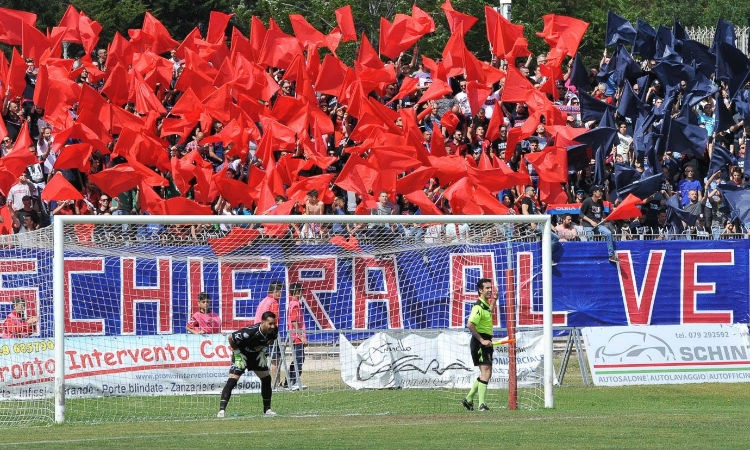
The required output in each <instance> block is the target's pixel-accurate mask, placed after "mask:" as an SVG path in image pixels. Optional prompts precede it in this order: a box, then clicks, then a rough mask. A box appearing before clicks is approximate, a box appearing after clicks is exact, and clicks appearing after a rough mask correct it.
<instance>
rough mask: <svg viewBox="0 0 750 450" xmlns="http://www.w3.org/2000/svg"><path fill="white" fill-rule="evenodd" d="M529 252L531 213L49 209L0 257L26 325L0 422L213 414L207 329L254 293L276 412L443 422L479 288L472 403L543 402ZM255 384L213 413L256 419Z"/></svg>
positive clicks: (218, 335) (212, 338) (2, 397)
mask: <svg viewBox="0 0 750 450" xmlns="http://www.w3.org/2000/svg"><path fill="white" fill-rule="evenodd" d="M404 219H406V220H404ZM458 219H460V222H457V220H458ZM530 223H534V224H535V225H534V226H533V227H532V226H530V225H529V224H530ZM52 230H54V236H52V235H51V233H52ZM543 230H544V231H543ZM548 241H549V222H548V217H547V216H523V217H520V216H507V217H506V216H495V217H492V216H477V217H475V216H445V217H444V216H221V217H217V216H205V217H203V216H61V217H56V218H55V224H54V227H49V228H48V229H46V230H42V231H39V232H34V233H30V234H27V235H16V236H11V237H8V241H7V242H6V245H4V246H3V247H2V249H1V250H0V251H2V253H1V254H0V255H2V256H1V258H2V259H0V268H1V269H2V270H1V271H0V307H1V308H3V309H2V311H0V312H1V313H2V317H5V316H6V315H7V314H9V313H10V312H11V311H12V310H13V308H21V307H18V306H14V304H13V302H14V299H16V298H18V297H20V298H23V299H25V302H24V306H23V315H25V317H22V320H25V321H26V322H34V323H30V324H27V325H26V328H25V329H24V330H21V332H19V333H17V334H16V335H14V336H12V337H8V339H4V340H3V345H2V346H0V355H2V358H3V359H2V364H0V419H1V420H2V421H3V422H4V423H6V424H9V423H16V424H17V423H19V422H44V421H47V422H50V421H53V420H54V421H57V422H61V421H63V420H67V421H92V422H103V421H124V420H144V419H156V420H158V419H189V418H205V417H213V416H215V415H216V411H217V410H218V406H219V394H220V392H221V390H222V388H223V386H224V384H225V382H226V379H227V375H228V368H229V364H230V356H231V349H230V348H229V346H228V344H227V339H226V334H227V333H229V332H231V331H234V330H238V329H240V328H242V327H245V326H248V325H250V324H252V323H253V321H254V316H255V312H256V309H258V305H259V303H260V302H261V300H262V299H264V298H265V297H267V296H272V297H274V296H275V297H277V301H278V311H279V314H278V324H279V339H278V340H277V343H276V345H275V346H274V348H273V349H271V351H270V355H271V369H272V375H273V386H274V392H273V399H272V401H273V408H274V410H276V411H277V412H280V413H282V414H289V415H296V414H299V415H309V414H316V415H342V414H373V415H375V414H384V413H385V414H387V413H408V412H409V408H412V409H413V410H417V409H418V410H420V411H422V412H425V411H435V412H436V413H441V412H450V411H457V410H460V409H462V406H461V404H460V400H461V398H463V396H464V395H465V394H466V392H468V389H469V388H470V387H471V384H472V383H473V381H474V379H476V377H477V375H478V368H476V367H474V366H473V364H472V360H471V355H470V352H469V345H468V344H469V337H470V335H469V333H468V330H467V328H466V319H467V316H468V313H469V311H470V309H471V306H472V305H473V304H474V303H475V301H476V299H477V289H476V284H477V281H478V280H479V279H480V278H489V279H491V280H492V282H493V286H495V288H496V290H497V292H498V302H497V305H496V307H495V309H494V311H493V320H494V327H495V333H494V334H495V337H496V338H497V339H498V340H500V339H502V338H505V337H507V336H508V335H509V334H510V337H512V338H514V339H515V341H514V342H511V343H510V344H508V345H498V346H496V347H494V349H495V353H494V358H493V376H492V379H491V381H490V384H489V390H488V397H487V399H488V404H489V405H490V406H491V408H492V407H494V408H506V407H507V408H511V409H513V408H539V407H552V406H553V399H552V379H553V374H552V320H551V301H550V295H551V290H550V289H549V286H550V283H549V281H550V277H551V275H550V264H549V261H550V251H549V242H548ZM53 242H54V245H53ZM545 261H546V263H545ZM277 287H280V289H277ZM277 291H278V292H277ZM274 292H276V293H274ZM202 299H207V300H208V301H207V302H199V300H202ZM295 300H296V301H295ZM297 302H298V303H297ZM295 303H296V304H298V305H299V310H298V311H299V315H298V316H296V318H298V319H299V322H297V321H295V323H297V324H298V325H299V326H300V327H301V328H304V330H300V331H299V332H293V331H292V330H291V323H290V322H291V321H292V319H293V318H295V317H293V316H294V314H293V312H294V309H291V310H290V305H293V304H295ZM202 308H203V309H202ZM206 308H207V309H206ZM34 317H38V322H36V321H35V320H29V319H32V318H34ZM303 341H306V342H307V345H304V343H303ZM259 392H260V381H259V379H258V378H257V377H256V376H255V375H254V374H253V373H252V372H248V373H246V374H245V375H244V376H243V377H242V378H241V379H240V381H239V383H238V385H237V387H235V389H234V392H233V396H232V400H231V403H230V405H229V407H228V408H227V414H228V415H229V416H232V415H239V416H243V415H247V416H252V415H259V414H260V413H261V412H262V411H261V399H260V395H259Z"/></svg>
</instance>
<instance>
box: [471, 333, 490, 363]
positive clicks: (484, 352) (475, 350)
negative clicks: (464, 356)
mask: <svg viewBox="0 0 750 450" xmlns="http://www.w3.org/2000/svg"><path fill="white" fill-rule="evenodd" d="M481 336H482V337H483V338H484V339H489V340H492V335H489V334H482V335H481ZM469 348H470V349H471V360H472V361H473V362H474V365H475V366H491V365H492V353H493V352H494V351H495V347H494V346H492V345H490V346H489V347H483V346H482V344H480V343H479V341H478V340H477V339H476V338H475V337H474V336H472V337H471V341H470V342H469Z"/></svg>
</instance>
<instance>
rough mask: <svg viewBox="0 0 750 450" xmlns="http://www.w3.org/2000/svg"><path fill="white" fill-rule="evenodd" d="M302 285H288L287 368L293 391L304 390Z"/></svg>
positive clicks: (304, 344) (304, 335) (304, 341)
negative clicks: (289, 349) (289, 344)
mask: <svg viewBox="0 0 750 450" xmlns="http://www.w3.org/2000/svg"><path fill="white" fill-rule="evenodd" d="M302 292H303V288H302V283H292V284H290V285H289V302H288V304H287V305H288V309H287V315H286V324H287V325H286V326H287V331H288V332H289V333H290V335H291V337H292V363H291V364H290V366H289V388H290V389H291V390H293V391H301V390H303V389H305V386H303V385H302V364H303V363H304V362H305V347H307V334H305V319H304V317H303V315H302V301H303V298H302Z"/></svg>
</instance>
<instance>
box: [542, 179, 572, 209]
mask: <svg viewBox="0 0 750 450" xmlns="http://www.w3.org/2000/svg"><path fill="white" fill-rule="evenodd" d="M539 200H540V201H542V202H544V203H546V204H548V205H551V204H555V203H567V201H568V194H567V192H565V185H564V184H563V183H557V182H553V183H550V182H547V181H544V180H542V179H541V178H540V179H539Z"/></svg>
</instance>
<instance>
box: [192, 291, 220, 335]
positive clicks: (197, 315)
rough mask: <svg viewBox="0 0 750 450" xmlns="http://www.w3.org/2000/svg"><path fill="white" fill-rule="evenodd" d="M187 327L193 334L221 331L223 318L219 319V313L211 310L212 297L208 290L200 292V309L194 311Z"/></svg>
mask: <svg viewBox="0 0 750 450" xmlns="http://www.w3.org/2000/svg"><path fill="white" fill-rule="evenodd" d="M185 328H187V330H188V331H189V332H191V333H193V334H213V333H220V332H221V320H219V315H218V314H216V313H215V312H213V311H212V310H211V298H210V297H209V295H208V292H201V293H200V294H198V311H196V312H194V313H193V315H192V316H191V317H190V320H189V321H188V323H187V325H186V326H185Z"/></svg>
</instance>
